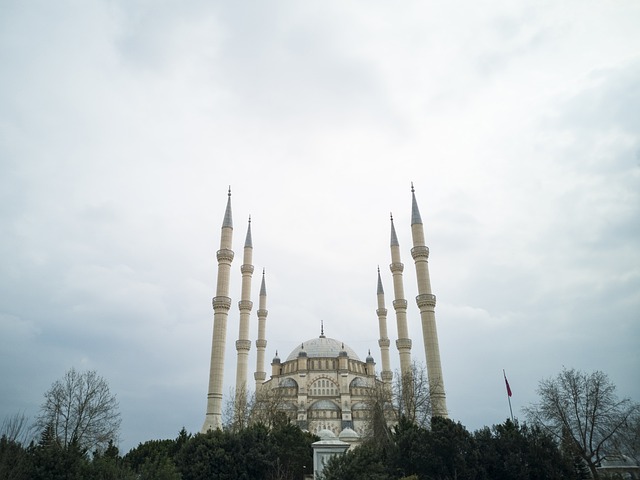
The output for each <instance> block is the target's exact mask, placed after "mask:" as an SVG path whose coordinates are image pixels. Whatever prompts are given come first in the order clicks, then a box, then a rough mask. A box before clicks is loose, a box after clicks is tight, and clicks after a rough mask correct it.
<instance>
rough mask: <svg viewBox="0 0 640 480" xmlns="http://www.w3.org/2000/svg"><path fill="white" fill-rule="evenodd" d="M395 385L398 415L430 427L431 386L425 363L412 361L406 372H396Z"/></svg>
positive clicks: (394, 399)
mask: <svg viewBox="0 0 640 480" xmlns="http://www.w3.org/2000/svg"><path fill="white" fill-rule="evenodd" d="M394 378H395V382H394V385H393V405H394V408H395V410H396V412H397V417H398V418H400V417H402V416H404V417H405V418H406V419H407V420H409V421H410V422H412V423H414V424H416V425H419V426H421V427H425V428H429V426H430V424H431V413H432V411H431V388H432V386H431V385H429V380H428V378H427V372H426V369H425V367H424V366H423V365H420V364H418V363H415V362H414V363H412V364H411V369H410V370H409V371H408V372H405V373H404V374H401V373H396V375H394Z"/></svg>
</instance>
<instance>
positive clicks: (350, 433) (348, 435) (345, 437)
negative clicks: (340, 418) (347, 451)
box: [338, 428, 360, 442]
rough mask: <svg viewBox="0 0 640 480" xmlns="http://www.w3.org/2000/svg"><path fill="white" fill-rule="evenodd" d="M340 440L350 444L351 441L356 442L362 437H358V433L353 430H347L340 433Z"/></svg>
mask: <svg viewBox="0 0 640 480" xmlns="http://www.w3.org/2000/svg"><path fill="white" fill-rule="evenodd" d="M338 438H339V439H340V440H342V441H343V442H348V441H350V440H351V441H356V440H358V439H360V435H358V433H357V432H356V431H355V430H353V429H352V428H345V429H344V430H342V431H341V432H340V434H339V435H338Z"/></svg>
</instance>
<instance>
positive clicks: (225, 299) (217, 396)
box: [202, 187, 233, 433]
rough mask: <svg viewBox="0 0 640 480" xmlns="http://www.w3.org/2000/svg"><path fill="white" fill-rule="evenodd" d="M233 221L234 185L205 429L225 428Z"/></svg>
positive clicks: (222, 253)
mask: <svg viewBox="0 0 640 480" xmlns="http://www.w3.org/2000/svg"><path fill="white" fill-rule="evenodd" d="M232 237H233V221H232V218H231V187H229V193H228V198H227V209H226V211H225V213H224V221H223V222H222V233H221V235H220V250H218V251H217V252H216V257H217V259H218V281H217V285H216V296H215V297H213V302H212V303H213V339H212V341H211V369H210V370H209V392H208V394H207V415H206V417H205V420H204V425H203V426H202V433H206V432H207V431H208V430H216V429H220V428H222V381H223V376H224V347H225V342H226V339H227V317H228V316H229V308H231V299H230V298H229V275H230V273H231V262H232V261H233V250H231V241H232Z"/></svg>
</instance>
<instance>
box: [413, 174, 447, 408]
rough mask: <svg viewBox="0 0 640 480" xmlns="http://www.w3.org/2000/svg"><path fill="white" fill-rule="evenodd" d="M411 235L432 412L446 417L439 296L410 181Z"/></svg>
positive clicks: (417, 300)
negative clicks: (437, 311)
mask: <svg viewBox="0 0 640 480" xmlns="http://www.w3.org/2000/svg"><path fill="white" fill-rule="evenodd" d="M411 197H412V204H411V236H412V238H413V248H412V249H411V256H412V257H413V260H414V262H415V264H416V279H417V281H418V296H417V297H416V303H417V304H418V308H419V309H420V319H421V320H422V337H423V339H424V351H425V355H426V358H427V376H428V378H429V387H430V392H431V407H432V409H433V415H434V416H437V417H445V418H446V417H447V399H446V396H445V393H444V380H443V378H442V366H441V364H440V348H439V347H438V331H437V329H436V314H435V307H436V296H435V295H433V294H432V293H431V281H430V279H429V248H428V247H427V246H426V245H425V241H424V227H423V225H422V219H421V218H420V211H419V210H418V203H417V202H416V194H415V190H414V188H413V183H412V184H411Z"/></svg>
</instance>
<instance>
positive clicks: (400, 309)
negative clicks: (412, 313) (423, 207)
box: [389, 215, 411, 376]
mask: <svg viewBox="0 0 640 480" xmlns="http://www.w3.org/2000/svg"><path fill="white" fill-rule="evenodd" d="M389 269H390V270H391V274H392V275H393V292H394V296H395V300H394V301H393V308H394V309H395V311H396V322H397V324H398V340H396V347H397V348H398V352H399V353H400V372H401V374H402V375H403V376H404V375H408V374H409V373H410V372H411V339H410V338H409V329H408V328H407V301H406V300H405V298H404V284H403V281H402V272H403V270H404V265H403V264H402V261H401V259H400V244H399V243H398V236H397V235H396V228H395V226H394V225H393V215H391V265H389Z"/></svg>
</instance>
